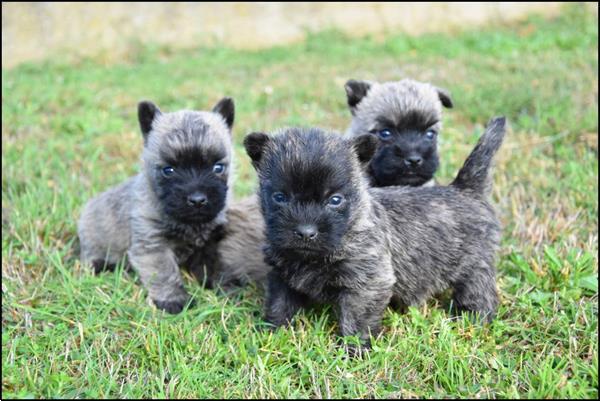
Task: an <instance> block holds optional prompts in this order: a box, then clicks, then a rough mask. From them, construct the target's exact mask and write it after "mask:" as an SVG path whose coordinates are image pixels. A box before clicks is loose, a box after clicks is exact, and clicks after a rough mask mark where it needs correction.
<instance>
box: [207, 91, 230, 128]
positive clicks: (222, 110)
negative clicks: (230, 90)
mask: <svg viewBox="0 0 600 401" xmlns="http://www.w3.org/2000/svg"><path fill="white" fill-rule="evenodd" d="M212 111H213V112H214V113H218V114H220V115H221V116H222V117H223V119H224V120H225V123H226V124H227V126H228V127H229V129H230V130H231V127H232V126H233V118H234V117H235V106H234V104H233V99H232V98H230V97H224V98H223V99H221V100H219V103H217V104H215V107H213V109H212Z"/></svg>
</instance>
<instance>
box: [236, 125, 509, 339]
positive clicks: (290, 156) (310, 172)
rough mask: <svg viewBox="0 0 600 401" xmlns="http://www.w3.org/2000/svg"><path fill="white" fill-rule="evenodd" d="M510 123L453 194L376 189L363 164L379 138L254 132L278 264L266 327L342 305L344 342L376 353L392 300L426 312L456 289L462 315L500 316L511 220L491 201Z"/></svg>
mask: <svg viewBox="0 0 600 401" xmlns="http://www.w3.org/2000/svg"><path fill="white" fill-rule="evenodd" d="M504 126H505V120H504V118H497V119H494V120H492V121H491V122H490V123H489V124H488V127H487V129H486V132H485V133H484V135H483V136H482V137H481V138H480V141H479V143H478V144H477V146H476V147H475V149H474V150H473V151H472V153H471V155H470V156H469V157H468V159H467V160H466V161H465V163H464V165H463V167H462V168H461V170H460V171H459V173H458V175H457V177H456V178H455V180H454V181H453V182H452V183H451V184H450V185H449V186H434V187H417V188H414V187H400V186H395V187H386V188H369V186H368V182H367V179H366V178H365V176H364V174H363V168H362V166H361V164H363V165H364V164H365V163H368V162H369V160H370V159H371V157H372V156H373V154H374V153H375V151H376V146H377V143H376V140H375V138H374V137H373V136H370V135H366V136H360V137H356V138H353V139H351V140H347V139H342V138H341V137H340V136H339V135H337V134H334V133H327V132H325V131H322V130H319V129H301V128H292V129H287V130H283V131H281V132H279V133H278V134H276V135H274V136H272V137H271V136H268V135H266V134H264V133H253V134H250V135H248V136H247V137H246V138H245V140H244V145H245V147H246V151H247V153H248V155H249V156H250V157H251V159H252V162H253V165H254V167H255V168H256V170H257V171H258V175H259V182H260V188H259V198H260V205H261V211H262V214H263V217H264V221H265V225H266V243H267V246H266V248H265V258H266V260H267V261H268V263H269V264H270V265H271V266H272V270H271V271H270V272H269V276H268V289H267V299H266V312H265V319H266V321H267V322H269V323H271V324H272V325H274V326H281V325H285V324H288V323H289V322H290V321H291V319H292V318H293V316H294V315H295V314H296V312H298V310H299V309H300V308H302V307H306V306H308V305H310V304H313V303H331V304H333V305H334V306H335V308H336V310H337V314H338V318H339V327H340V332H341V335H343V336H347V335H358V336H359V338H360V339H361V340H362V343H363V344H364V345H365V346H368V345H369V336H370V335H376V334H377V333H378V332H379V331H380V328H381V320H382V314H383V311H384V309H385V308H386V307H387V306H388V304H390V302H391V301H392V300H393V301H394V303H396V304H402V305H406V306H409V305H418V304H420V303H422V302H424V301H425V300H426V299H427V298H429V297H430V296H432V295H434V294H436V293H438V292H441V291H443V290H445V289H447V288H449V287H450V288H452V289H453V297H454V304H455V305H456V306H457V308H458V309H459V310H463V311H467V312H471V313H475V314H476V315H478V316H480V317H482V318H484V319H486V320H488V321H489V320H491V319H492V318H493V316H494V314H495V312H496V308H497V305H498V296H497V292H496V280H495V267H494V259H495V254H496V250H497V247H498V244H499V240H500V224H499V222H498V220H497V218H496V216H495V213H494V209H493V208H492V206H491V205H490V203H489V202H488V201H487V194H488V191H489V189H488V188H489V169H490V165H491V162H492V157H493V156H494V154H495V153H496V151H497V150H498V148H499V147H500V144H501V143H502V139H503V136H504V132H505V129H504Z"/></svg>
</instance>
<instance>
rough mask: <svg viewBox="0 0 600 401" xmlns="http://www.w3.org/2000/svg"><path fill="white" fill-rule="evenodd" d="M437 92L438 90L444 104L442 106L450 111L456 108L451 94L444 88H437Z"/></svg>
mask: <svg viewBox="0 0 600 401" xmlns="http://www.w3.org/2000/svg"><path fill="white" fill-rule="evenodd" d="M435 90H437V93H438V96H439V98H440V102H442V105H443V106H444V107H446V108H448V109H451V108H452V107H453V106H454V104H453V103H452V98H451V97H450V92H448V91H447V90H446V89H444V88H438V87H436V88H435Z"/></svg>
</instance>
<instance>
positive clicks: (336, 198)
mask: <svg viewBox="0 0 600 401" xmlns="http://www.w3.org/2000/svg"><path fill="white" fill-rule="evenodd" d="M343 201H344V197H343V196H341V195H333V196H332V197H331V198H329V201H328V202H327V204H328V205H329V206H339V205H341V204H342V202H343Z"/></svg>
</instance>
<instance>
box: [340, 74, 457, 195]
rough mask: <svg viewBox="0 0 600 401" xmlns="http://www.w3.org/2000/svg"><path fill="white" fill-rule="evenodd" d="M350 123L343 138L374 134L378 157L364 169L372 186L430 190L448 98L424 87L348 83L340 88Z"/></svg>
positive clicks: (406, 83)
mask: <svg viewBox="0 0 600 401" xmlns="http://www.w3.org/2000/svg"><path fill="white" fill-rule="evenodd" d="M344 88H345V89H346V96H347V100H348V106H349V108H350V112H351V113H352V122H351V123H350V126H349V127H348V130H347V131H346V135H347V136H350V137H356V136H359V135H364V134H372V135H374V136H376V137H377V139H378V147H377V152H376V153H375V155H374V157H373V159H372V160H371V162H370V163H369V164H368V166H367V172H368V174H369V177H370V180H371V186H374V187H387V186H391V185H410V186H421V185H434V181H433V175H434V174H435V172H436V170H437V168H438V165H439V158H438V153H437V137H438V134H439V132H440V130H441V127H442V123H441V120H442V106H444V107H447V108H451V107H452V106H453V104H452V99H451V97H450V94H449V93H448V92H447V91H446V90H444V89H441V88H438V87H435V86H433V85H431V84H428V83H422V82H417V81H414V80H412V79H403V80H401V81H397V82H385V83H381V84H380V83H377V82H368V81H356V80H349V81H348V82H346V85H345V86H344Z"/></svg>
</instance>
